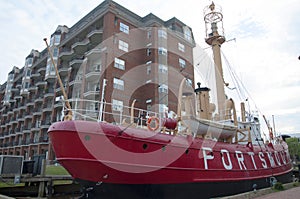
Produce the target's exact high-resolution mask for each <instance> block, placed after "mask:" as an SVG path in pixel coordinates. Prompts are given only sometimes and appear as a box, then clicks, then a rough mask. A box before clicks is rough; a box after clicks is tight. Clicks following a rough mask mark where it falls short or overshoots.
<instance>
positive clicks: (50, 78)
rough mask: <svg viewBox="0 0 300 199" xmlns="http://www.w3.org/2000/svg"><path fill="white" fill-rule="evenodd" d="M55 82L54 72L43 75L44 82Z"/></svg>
mask: <svg viewBox="0 0 300 199" xmlns="http://www.w3.org/2000/svg"><path fill="white" fill-rule="evenodd" d="M55 80H56V74H55V73H54V72H50V73H47V74H46V75H45V81H47V82H52V83H53V82H55Z"/></svg>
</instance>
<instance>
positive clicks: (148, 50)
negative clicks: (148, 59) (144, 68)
mask: <svg viewBox="0 0 300 199" xmlns="http://www.w3.org/2000/svg"><path fill="white" fill-rule="evenodd" d="M151 53H152V50H151V48H147V56H150V55H151Z"/></svg>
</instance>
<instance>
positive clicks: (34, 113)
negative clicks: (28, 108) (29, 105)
mask: <svg viewBox="0 0 300 199" xmlns="http://www.w3.org/2000/svg"><path fill="white" fill-rule="evenodd" d="M41 115H42V108H41V107H39V108H36V109H35V110H34V112H33V116H41Z"/></svg>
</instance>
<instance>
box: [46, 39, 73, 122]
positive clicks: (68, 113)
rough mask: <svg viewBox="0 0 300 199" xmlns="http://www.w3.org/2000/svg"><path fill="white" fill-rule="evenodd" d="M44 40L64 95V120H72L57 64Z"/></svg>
mask: <svg viewBox="0 0 300 199" xmlns="http://www.w3.org/2000/svg"><path fill="white" fill-rule="evenodd" d="M44 41H45V43H46V46H47V50H48V53H49V55H50V59H51V62H52V64H53V66H54V69H55V73H56V76H57V80H58V83H59V86H60V89H61V91H62V94H63V97H64V101H65V105H66V107H67V114H66V115H65V116H64V120H72V117H73V113H72V107H71V105H70V102H69V101H68V96H67V93H66V91H65V88H64V85H63V83H62V81H61V78H60V75H59V72H58V69H57V66H56V64H55V62H54V59H53V55H52V53H51V50H50V47H49V44H48V42H47V39H46V38H44Z"/></svg>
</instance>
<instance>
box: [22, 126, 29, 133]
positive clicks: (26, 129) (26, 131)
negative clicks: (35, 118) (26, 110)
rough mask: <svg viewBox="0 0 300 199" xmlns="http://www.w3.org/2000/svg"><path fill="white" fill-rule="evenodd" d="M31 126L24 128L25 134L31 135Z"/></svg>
mask: <svg viewBox="0 0 300 199" xmlns="http://www.w3.org/2000/svg"><path fill="white" fill-rule="evenodd" d="M30 129H31V126H28V127H24V130H23V133H30Z"/></svg>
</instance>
